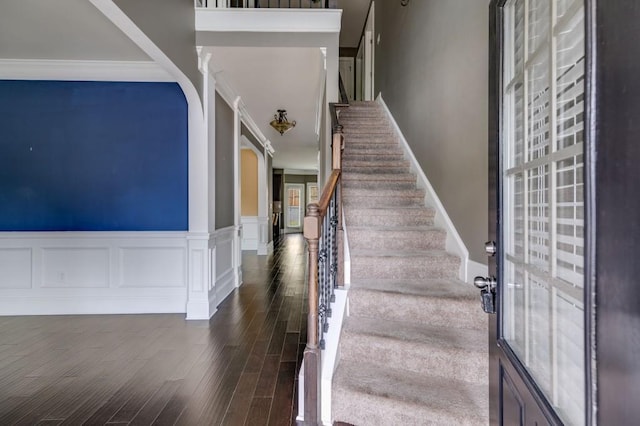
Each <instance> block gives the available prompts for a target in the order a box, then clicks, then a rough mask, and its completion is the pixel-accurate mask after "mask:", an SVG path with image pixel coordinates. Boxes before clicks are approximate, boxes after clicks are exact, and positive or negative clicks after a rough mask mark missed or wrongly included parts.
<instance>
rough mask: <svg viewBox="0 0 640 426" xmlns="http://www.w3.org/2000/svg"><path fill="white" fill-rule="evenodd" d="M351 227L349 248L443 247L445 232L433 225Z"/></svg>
mask: <svg viewBox="0 0 640 426" xmlns="http://www.w3.org/2000/svg"><path fill="white" fill-rule="evenodd" d="M407 228H408V229H403V227H401V226H396V227H352V228H351V229H350V230H349V244H350V247H351V250H358V249H361V248H370V249H376V250H409V249H411V250H433V249H444V248H445V239H446V237H447V234H446V232H445V231H443V230H442V229H441V228H438V227H435V226H413V227H407Z"/></svg>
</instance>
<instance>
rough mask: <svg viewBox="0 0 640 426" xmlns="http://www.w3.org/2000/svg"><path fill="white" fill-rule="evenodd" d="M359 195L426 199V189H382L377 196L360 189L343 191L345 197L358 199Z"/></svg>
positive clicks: (377, 192) (376, 193)
mask: <svg viewBox="0 0 640 426" xmlns="http://www.w3.org/2000/svg"><path fill="white" fill-rule="evenodd" d="M359 195H369V196H374V197H400V196H403V197H420V196H422V197H424V189H406V190H403V191H394V190H391V189H382V190H380V191H376V192H375V194H372V193H371V191H367V190H363V189H358V188H345V189H344V191H343V196H344V197H349V196H354V197H357V196H359Z"/></svg>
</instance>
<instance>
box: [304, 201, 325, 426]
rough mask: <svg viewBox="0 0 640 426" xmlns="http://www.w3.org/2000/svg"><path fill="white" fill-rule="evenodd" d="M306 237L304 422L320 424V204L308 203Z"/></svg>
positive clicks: (305, 225)
mask: <svg viewBox="0 0 640 426" xmlns="http://www.w3.org/2000/svg"><path fill="white" fill-rule="evenodd" d="M303 229H304V238H305V239H306V240H307V245H308V247H309V316H308V319H307V347H306V348H305V350H304V358H303V362H304V423H305V424H306V425H314V426H315V425H318V424H320V366H321V364H320V353H321V352H320V347H319V346H318V343H319V330H318V245H319V240H320V211H319V207H318V205H317V204H309V206H308V208H307V215H306V216H305V218H304V227H303Z"/></svg>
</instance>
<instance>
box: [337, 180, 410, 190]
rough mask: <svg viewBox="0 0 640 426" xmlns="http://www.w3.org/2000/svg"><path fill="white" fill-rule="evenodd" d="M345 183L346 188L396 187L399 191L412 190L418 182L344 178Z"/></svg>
mask: <svg viewBox="0 0 640 426" xmlns="http://www.w3.org/2000/svg"><path fill="white" fill-rule="evenodd" d="M343 185H344V187H345V188H354V189H368V190H376V189H382V190H384V189H395V190H398V191H403V190H412V189H415V188H416V184H415V183H414V182H403V181H380V180H371V181H367V180H344V181H343Z"/></svg>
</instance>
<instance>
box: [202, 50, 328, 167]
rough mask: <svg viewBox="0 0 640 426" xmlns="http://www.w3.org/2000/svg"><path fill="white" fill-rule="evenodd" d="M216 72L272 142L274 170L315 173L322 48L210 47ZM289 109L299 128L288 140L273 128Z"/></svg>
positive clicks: (295, 128) (294, 129)
mask: <svg viewBox="0 0 640 426" xmlns="http://www.w3.org/2000/svg"><path fill="white" fill-rule="evenodd" d="M210 50H211V53H212V56H211V62H212V67H213V69H214V70H216V72H219V71H221V72H222V74H223V76H224V77H223V78H224V79H225V80H226V81H227V82H228V83H229V84H230V85H231V86H232V87H233V89H234V90H235V91H236V92H237V94H238V95H240V97H241V98H242V100H243V102H244V104H245V105H246V107H247V110H248V111H249V114H250V115H251V117H252V118H253V119H254V121H255V122H256V124H257V125H258V127H259V128H260V130H261V131H262V133H264V135H265V136H266V137H267V139H269V140H270V141H271V144H272V145H273V147H274V149H275V151H276V153H275V155H274V157H273V166H274V167H275V168H287V169H305V170H317V168H318V137H317V135H316V133H315V130H316V112H317V108H318V100H319V96H320V94H321V93H320V89H321V85H320V82H321V80H322V79H323V78H324V59H323V56H322V53H321V51H320V49H318V48H297V47H279V48H275V47H271V48H265V47H212V48H210ZM277 109H286V110H287V114H288V118H289V121H293V120H295V121H296V127H294V128H293V129H291V130H290V131H289V132H287V133H285V134H284V135H282V136H281V135H280V133H278V132H276V131H275V129H273V128H272V127H271V126H270V125H269V122H270V121H271V120H273V115H274V114H275V112H276V110H277Z"/></svg>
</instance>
